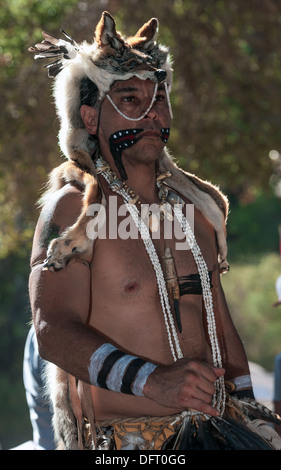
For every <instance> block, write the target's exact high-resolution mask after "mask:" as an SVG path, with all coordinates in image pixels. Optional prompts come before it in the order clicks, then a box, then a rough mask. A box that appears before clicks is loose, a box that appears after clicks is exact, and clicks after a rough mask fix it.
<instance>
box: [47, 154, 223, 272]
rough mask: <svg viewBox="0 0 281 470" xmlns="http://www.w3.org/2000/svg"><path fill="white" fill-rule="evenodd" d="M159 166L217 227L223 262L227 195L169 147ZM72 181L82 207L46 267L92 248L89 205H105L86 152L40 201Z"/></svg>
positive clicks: (57, 174)
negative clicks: (185, 165) (191, 169)
mask: <svg viewBox="0 0 281 470" xmlns="http://www.w3.org/2000/svg"><path fill="white" fill-rule="evenodd" d="M159 168H160V171H163V172H165V171H169V172H170V173H171V176H170V177H169V179H168V181H167V185H168V186H169V187H171V188H172V189H174V190H176V191H177V192H179V194H181V195H182V196H184V197H186V198H187V199H189V200H190V201H191V202H192V203H193V204H194V205H195V207H196V208H197V209H199V210H200V211H201V212H202V214H203V215H204V216H205V217H206V219H207V220H208V221H209V222H210V223H211V225H212V226H213V227H214V230H215V232H216V235H217V241H218V249H219V262H220V263H222V264H223V263H224V262H225V260H226V257H227V243H226V220H227V215H228V201H227V198H226V196H224V195H223V193H222V192H221V191H219V189H218V188H217V187H215V186H214V185H212V184H210V183H207V182H205V181H202V180H201V179H199V178H198V177H196V176H194V175H191V174H189V173H187V172H184V171H183V170H181V169H180V168H178V166H177V165H176V164H175V163H174V162H173V160H172V158H171V157H170V155H169V154H168V151H167V150H166V149H165V150H164V151H163V152H162V154H161V157H160V159H159ZM73 181H74V182H75V183H76V184H78V185H80V186H81V188H82V190H83V193H84V199H83V209H82V212H81V214H80V216H79V218H78V219H77V221H76V222H75V224H74V225H73V226H71V227H69V228H68V229H67V230H66V231H65V232H64V233H63V234H62V235H61V236H60V237H59V238H57V239H54V240H52V242H51V243H50V245H49V247H48V251H47V259H46V263H45V268H47V269H50V270H60V269H62V268H64V267H65V266H66V264H67V263H68V262H69V261H70V260H71V258H73V257H76V258H77V257H79V258H83V256H85V255H87V254H89V252H90V250H92V247H93V240H92V239H90V238H88V237H87V234H86V226H87V224H88V223H89V220H90V217H89V215H88V212H87V211H88V208H89V205H90V204H94V203H103V204H105V201H104V198H103V196H102V192H101V190H100V187H99V184H98V178H97V175H96V171H95V167H94V164H93V162H92V159H91V158H90V156H89V155H87V154H86V152H83V153H82V152H80V155H79V159H78V160H76V161H75V162H74V161H68V162H65V163H63V164H61V165H60V166H59V167H58V168H56V169H55V170H54V171H53V172H52V173H51V175H50V179H49V187H48V190H47V192H46V193H45V195H44V196H43V198H42V200H41V203H44V202H46V200H47V198H48V195H49V194H50V193H52V192H53V191H56V190H57V189H59V188H60V187H62V186H63V185H64V184H66V183H69V182H73ZM97 215H98V214H95V216H97Z"/></svg>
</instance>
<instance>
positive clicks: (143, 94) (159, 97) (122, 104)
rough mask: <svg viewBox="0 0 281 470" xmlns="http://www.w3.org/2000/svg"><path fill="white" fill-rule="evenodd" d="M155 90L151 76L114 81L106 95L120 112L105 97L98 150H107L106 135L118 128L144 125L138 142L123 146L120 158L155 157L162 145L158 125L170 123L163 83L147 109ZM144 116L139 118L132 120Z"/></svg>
mask: <svg viewBox="0 0 281 470" xmlns="http://www.w3.org/2000/svg"><path fill="white" fill-rule="evenodd" d="M154 94H155V83H153V82H152V81H150V80H140V79H139V78H131V79H130V80H126V81H119V82H116V83H115V84H114V85H113V87H112V89H111V90H110V93H109V96H110V98H111V100H112V101H113V103H114V104H115V106H116V107H117V108H118V110H119V111H120V112H121V113H123V115H125V116H127V117H130V118H131V119H133V120H128V119H126V117H124V116H123V115H121V114H120V112H118V111H117V110H116V108H115V107H114V106H113V104H112V103H111V102H110V101H109V100H108V98H107V97H105V99H104V101H103V103H102V104H101V108H100V123H99V131H98V138H99V144H100V150H101V154H102V155H103V156H104V157H105V158H106V156H107V155H108V154H109V153H108V152H110V150H109V138H110V136H112V135H114V134H116V133H117V132H118V131H121V130H126V129H128V130H130V129H143V131H142V132H140V133H138V142H137V143H136V144H135V145H133V146H132V147H130V148H129V149H127V150H126V149H125V150H123V154H122V159H123V163H124V165H126V161H131V160H132V158H134V161H140V162H142V163H145V162H147V161H155V160H156V159H157V158H158V157H159V155H160V153H161V151H162V150H163V148H164V145H165V144H164V142H163V140H162V138H161V137H162V134H161V129H162V128H169V127H170V121H171V118H170V113H169V106H168V101H167V96H166V91H165V87H164V85H159V86H158V88H157V91H156V95H155V101H154V102H153V106H152V107H151V109H150V110H149V111H147V110H148V108H149V107H150V104H151V103H152V100H153V97H154ZM142 116H144V117H143V118H142V119H141V120H134V119H137V118H140V117H142Z"/></svg>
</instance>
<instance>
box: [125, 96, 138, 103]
mask: <svg viewBox="0 0 281 470" xmlns="http://www.w3.org/2000/svg"><path fill="white" fill-rule="evenodd" d="M123 101H125V102H126V103H134V102H136V101H137V98H136V97H135V96H124V98H123Z"/></svg>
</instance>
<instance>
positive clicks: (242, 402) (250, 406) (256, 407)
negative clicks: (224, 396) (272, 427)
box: [233, 398, 281, 425]
mask: <svg viewBox="0 0 281 470" xmlns="http://www.w3.org/2000/svg"><path fill="white" fill-rule="evenodd" d="M233 401H234V402H235V403H236V405H237V406H238V407H239V408H240V409H242V411H243V412H244V413H246V414H247V415H249V414H250V415H252V416H254V417H255V418H259V419H263V420H265V421H269V422H270V423H274V424H279V425H280V424H281V418H280V416H279V415H278V414H276V413H274V412H273V411H272V410H270V409H269V408H267V407H266V406H264V405H262V404H261V403H259V402H257V401H256V400H253V399H252V398H242V399H241V398H240V399H239V400H237V399H233Z"/></svg>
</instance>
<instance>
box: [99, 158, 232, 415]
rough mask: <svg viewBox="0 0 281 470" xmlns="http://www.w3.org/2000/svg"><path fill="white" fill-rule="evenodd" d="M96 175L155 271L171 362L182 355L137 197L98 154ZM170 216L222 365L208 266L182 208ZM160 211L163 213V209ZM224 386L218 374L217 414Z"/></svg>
mask: <svg viewBox="0 0 281 470" xmlns="http://www.w3.org/2000/svg"><path fill="white" fill-rule="evenodd" d="M95 166H96V170H97V174H101V175H102V176H103V177H104V178H105V180H106V181H107V183H108V185H109V187H110V188H111V190H112V191H114V192H116V193H117V194H119V195H120V196H121V197H122V199H123V201H124V203H125V205H126V208H127V210H128V212H129V213H130V215H131V217H132V219H133V221H134V223H135V225H136V227H137V229H138V231H139V233H140V236H141V239H142V241H143V243H144V246H145V249H146V251H147V254H148V256H149V259H150V261H151V263H152V266H153V268H154V271H155V276H156V280H157V286H158V292H159V297H160V302H161V307H162V311H163V317H164V323H165V327H166V331H167V336H168V341H169V346H170V350H171V354H172V356H173V359H174V361H177V360H178V359H181V358H182V357H183V353H182V350H181V346H180V341H179V337H178V334H177V330H176V327H175V323H174V318H173V315H172V312H171V307H170V301H169V295H168V292H167V286H166V281H165V277H164V273H163V270H162V266H161V263H160V261H159V257H158V255H157V252H156V249H155V246H154V243H153V241H152V239H151V236H150V230H149V228H148V227H147V224H145V222H144V220H143V219H142V217H141V216H140V212H139V209H138V206H139V197H138V196H137V195H136V194H135V193H134V191H133V190H132V189H131V188H129V187H128V186H127V185H126V184H124V183H123V181H121V180H120V179H119V178H118V176H117V175H116V174H115V173H114V172H113V171H112V170H111V168H110V166H109V165H108V164H107V162H105V161H104V160H103V158H102V157H99V158H98V159H97V160H96V162H95ZM168 176H169V175H168V174H163V175H160V177H158V181H157V185H158V187H159V188H160V191H159V197H160V199H161V203H160V206H159V207H160V208H161V206H162V208H163V207H164V203H166V201H167V196H168V189H167V188H164V186H163V183H162V181H163V179H164V178H166V177H168ZM173 210H174V215H175V217H176V218H177V220H178V222H179V223H180V225H181V228H182V231H183V233H184V235H185V237H186V241H187V242H188V244H189V246H190V249H191V252H192V255H193V257H194V261H195V263H196V265H197V269H198V272H199V276H200V279H201V285H202V293H203V299H204V306H205V310H206V317H207V327H208V334H209V338H210V344H211V351H212V357H213V365H214V366H215V367H222V357H221V353H220V347H219V343H218V338H217V333H216V322H215V315H214V310H213V297H212V292H211V286H210V279H209V273H208V267H207V265H206V262H205V260H204V258H203V255H202V253H201V250H200V248H199V246H198V244H197V241H196V238H195V235H194V233H193V231H192V229H191V227H190V225H189V223H188V221H187V219H186V218H185V217H184V215H183V212H182V207H181V205H179V204H175V205H174V207H173ZM163 214H164V215H165V211H164V210H163ZM225 400H226V395H225V386H224V378H223V377H219V378H218V379H217V380H216V391H215V393H214V395H213V401H212V405H213V406H214V407H216V408H217V409H218V410H219V411H220V412H221V414H223V412H224V408H225Z"/></svg>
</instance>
